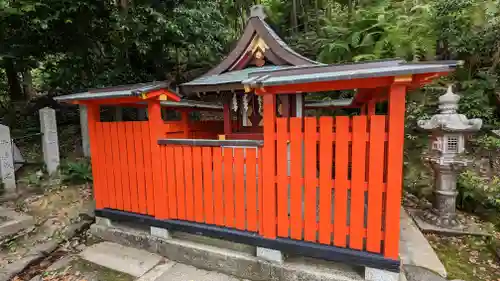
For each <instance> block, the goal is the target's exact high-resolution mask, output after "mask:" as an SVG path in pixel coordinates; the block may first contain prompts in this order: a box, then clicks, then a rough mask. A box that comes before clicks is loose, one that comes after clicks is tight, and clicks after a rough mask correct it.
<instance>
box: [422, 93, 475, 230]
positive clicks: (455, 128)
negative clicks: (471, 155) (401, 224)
mask: <svg viewBox="0 0 500 281" xmlns="http://www.w3.org/2000/svg"><path fill="white" fill-rule="evenodd" d="M459 100H460V96H458V95H456V94H454V93H453V91H452V87H451V86H449V87H448V90H447V92H446V94H444V95H442V96H440V97H439V111H440V112H439V114H436V115H433V116H432V117H431V119H429V120H419V121H418V126H419V127H420V128H421V129H423V130H425V131H428V132H430V134H431V145H430V147H429V153H427V154H426V156H425V157H424V159H425V160H426V161H428V162H429V163H430V165H431V166H432V169H433V170H434V177H435V183H434V202H433V204H432V209H430V210H426V211H423V212H420V213H419V215H418V217H419V218H420V219H422V220H424V221H425V222H427V223H430V224H432V225H435V226H437V227H439V228H454V229H460V228H463V227H464V226H462V225H461V224H460V222H459V221H458V220H457V216H456V209H455V202H456V197H457V194H458V192H457V174H458V173H459V172H460V170H461V169H463V168H464V167H466V166H467V165H468V164H469V163H470V160H468V159H467V158H465V156H464V152H465V141H466V136H467V135H468V134H470V133H472V132H476V131H478V130H479V129H480V128H481V126H482V120H481V119H470V120H469V119H467V117H466V116H465V115H463V114H459V113H457V109H458V101H459Z"/></svg>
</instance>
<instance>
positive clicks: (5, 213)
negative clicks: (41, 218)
mask: <svg viewBox="0 0 500 281" xmlns="http://www.w3.org/2000/svg"><path fill="white" fill-rule="evenodd" d="M33 225H34V220H33V217H31V216H28V215H26V214H21V213H18V212H15V211H12V210H10V209H7V208H2V207H0V240H2V239H3V238H5V237H8V236H11V235H13V234H16V233H18V232H20V231H22V230H23V229H26V228H29V227H31V226H33Z"/></svg>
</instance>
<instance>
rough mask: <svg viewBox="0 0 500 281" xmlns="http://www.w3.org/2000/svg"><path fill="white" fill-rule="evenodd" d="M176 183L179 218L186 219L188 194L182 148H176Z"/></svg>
mask: <svg viewBox="0 0 500 281" xmlns="http://www.w3.org/2000/svg"><path fill="white" fill-rule="evenodd" d="M173 149H174V157H175V164H174V165H175V182H176V185H177V190H176V191H177V192H176V194H177V218H178V219H181V220H184V219H186V193H185V190H184V187H185V185H184V160H183V153H182V152H183V151H182V150H183V149H182V146H174V148H173Z"/></svg>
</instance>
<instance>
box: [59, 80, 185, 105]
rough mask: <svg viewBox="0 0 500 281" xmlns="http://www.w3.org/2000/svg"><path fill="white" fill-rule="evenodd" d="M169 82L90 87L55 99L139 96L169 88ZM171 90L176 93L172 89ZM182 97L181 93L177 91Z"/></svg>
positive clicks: (66, 100)
mask: <svg viewBox="0 0 500 281" xmlns="http://www.w3.org/2000/svg"><path fill="white" fill-rule="evenodd" d="M168 85H169V84H168V83H167V82H165V81H153V82H147V83H138V84H130V85H120V86H112V87H105V88H96V89H90V90H88V91H87V92H81V93H75V94H69V95H64V96H58V97H55V98H54V100H57V101H63V102H71V101H77V100H95V99H111V98H113V99H114V98H126V97H136V96H137V97H138V96H140V95H142V94H146V93H149V92H152V91H156V90H161V89H166V90H169V88H168ZM169 92H172V93H175V92H174V91H172V90H169ZM175 94H176V95H178V96H179V97H180V95H179V94H177V93H175Z"/></svg>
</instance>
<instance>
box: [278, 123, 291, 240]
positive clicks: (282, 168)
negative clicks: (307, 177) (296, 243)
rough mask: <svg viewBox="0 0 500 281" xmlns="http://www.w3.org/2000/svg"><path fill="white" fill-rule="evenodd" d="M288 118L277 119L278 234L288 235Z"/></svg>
mask: <svg viewBox="0 0 500 281" xmlns="http://www.w3.org/2000/svg"><path fill="white" fill-rule="evenodd" d="M287 126H288V119H287V118H277V119H276V140H277V141H276V160H277V163H276V165H277V166H276V167H277V170H276V175H277V180H278V183H277V192H276V199H277V200H276V204H277V208H276V213H277V216H278V236H281V237H288V228H289V225H288V156H287V155H288V152H287V146H288V128H287Z"/></svg>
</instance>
